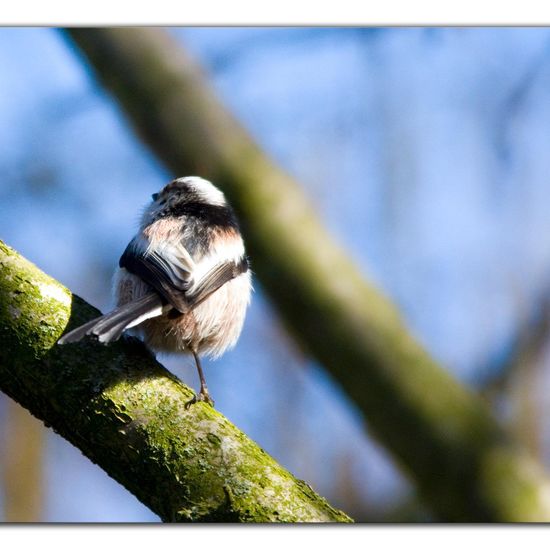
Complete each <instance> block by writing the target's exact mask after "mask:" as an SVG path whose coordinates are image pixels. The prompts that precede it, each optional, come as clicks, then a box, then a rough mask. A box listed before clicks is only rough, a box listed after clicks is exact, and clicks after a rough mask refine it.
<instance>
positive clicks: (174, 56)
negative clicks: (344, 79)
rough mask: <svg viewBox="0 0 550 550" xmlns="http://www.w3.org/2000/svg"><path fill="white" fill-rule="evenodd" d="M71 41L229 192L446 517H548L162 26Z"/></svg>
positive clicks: (520, 471) (136, 115)
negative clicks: (160, 27)
mask: <svg viewBox="0 0 550 550" xmlns="http://www.w3.org/2000/svg"><path fill="white" fill-rule="evenodd" d="M66 33H67V34H68V36H70V38H71V39H72V40H73V41H74V42H75V43H76V44H77V45H78V46H79V48H80V50H81V51H82V52H84V53H85V55H86V57H87V58H88V60H89V62H90V63H91V66H92V67H93V69H94V71H95V74H96V75H97V76H98V78H99V79H100V80H101V82H102V83H103V84H104V85H105V86H106V87H107V88H108V89H109V90H110V91H111V92H112V93H113V95H114V96H115V97H116V99H117V100H118V101H119V102H120V104H121V106H122V107H123V108H124V110H125V112H126V114H127V115H128V117H129V120H130V122H131V123H132V125H133V126H134V128H135V129H136V130H137V131H138V133H139V134H140V135H141V137H142V138H143V139H144V140H145V142H146V143H148V144H149V145H150V147H151V148H152V149H153V150H154V151H155V152H156V153H157V155H158V156H159V158H160V159H162V160H163V161H164V162H165V163H166V165H167V166H168V167H169V168H170V169H171V170H172V171H173V173H174V174H176V175H178V176H181V175H189V174H198V175H201V176H204V177H207V178H209V179H212V180H213V181H214V182H215V183H216V185H219V186H221V187H222V188H223V190H224V191H225V192H226V193H227V195H228V196H229V198H230V199H231V201H232V203H233V205H234V206H235V207H236V209H237V210H238V213H239V216H240V219H241V221H242V225H243V231H244V233H245V238H246V242H247V246H248V249H249V251H250V253H251V257H252V261H253V269H254V271H255V272H256V273H257V275H258V277H259V279H260V281H261V283H262V285H263V287H264V289H265V290H266V291H267V293H268V294H269V295H270V297H271V298H272V300H273V303H274V305H275V306H276V307H277V308H278V311H279V312H280V314H281V317H282V319H283V320H284V322H285V323H286V326H287V327H288V328H289V330H290V331H291V333H292V334H293V335H294V337H295V338H296V340H297V341H298V342H300V343H301V344H302V346H303V347H304V348H305V349H307V350H308V351H309V352H310V353H311V354H312V355H313V356H314V357H315V358H317V359H318V360H319V362H320V363H322V364H323V365H324V366H325V367H326V368H327V369H328V370H329V371H330V373H331V374H332V376H333V377H334V378H335V379H336V380H337V381H338V382H339V383H340V384H341V386H342V388H343V389H344V390H345V391H346V392H347V394H348V395H349V397H350V398H351V399H352V400H353V401H354V402H355V403H356V404H357V406H358V407H359V408H360V410H361V411H362V412H363V413H364V414H365V417H366V418H367V419H368V421H369V425H370V428H371V430H372V431H373V432H374V433H375V435H376V436H377V437H378V439H379V440H380V441H381V442H382V443H383V444H384V445H385V446H386V447H387V448H388V449H390V450H391V452H392V453H393V454H394V456H395V457H396V458H397V459H398V460H399V462H400V463H401V465H402V466H403V467H404V469H405V470H406V471H407V472H408V473H409V474H410V475H411V476H412V477H413V478H414V480H415V481H416V483H417V485H418V488H419V491H420V493H421V495H422V496H423V497H424V499H425V500H426V502H427V503H428V504H429V505H430V506H431V508H432V510H433V511H434V512H435V513H436V515H437V516H439V517H440V518H442V519H447V520H459V521H537V520H545V521H549V520H550V499H548V496H547V495H548V492H549V491H550V489H549V484H548V480H547V479H546V477H545V475H544V473H543V472H542V471H541V469H540V468H539V467H538V466H537V464H536V463H535V462H533V461H532V460H531V459H530V458H529V457H527V456H525V455H524V453H523V452H522V451H521V450H520V449H517V448H516V447H515V446H514V444H513V443H511V442H510V441H509V439H508V437H507V436H506V435H505V434H504V433H503V432H502V431H501V429H500V427H499V426H498V425H497V423H496V422H495V420H494V419H493V418H492V416H491V415H490V413H489V411H488V410H487V409H486V408H485V406H484V405H483V403H482V402H481V400H480V399H479V398H478V397H476V396H474V395H473V394H472V393H471V392H470V391H468V390H467V389H466V388H464V387H463V386H462V385H460V384H459V383H458V382H457V381H456V380H455V379H454V378H453V377H452V376H450V375H449V374H448V373H447V372H446V371H445V370H444V369H442V368H440V367H439V365H437V364H436V362H435V361H434V360H433V359H432V358H431V357H430V356H429V354H428V353H427V352H426V351H425V350H424V349H423V348H422V347H421V346H420V345H419V344H418V343H417V342H416V341H415V340H414V338H413V337H412V336H411V335H410V333H409V332H408V330H407V328H406V327H405V325H404V323H403V322H402V320H401V318H400V316H399V314H398V312H397V310H396V309H395V307H394V306H393V305H392V304H391V303H390V302H389V300H387V298H386V297H384V296H383V295H382V294H381V293H380V292H379V291H378V290H377V289H376V288H375V287H374V286H373V285H372V284H371V283H370V282H369V281H368V280H367V278H366V277H365V276H364V274H362V273H360V272H359V270H358V269H357V268H356V266H355V265H354V263H353V262H352V261H351V260H350V259H349V257H348V256H347V254H346V253H345V252H344V250H342V248H341V247H340V246H339V245H338V244H337V243H335V242H334V240H333V239H332V237H331V236H330V235H328V234H327V231H326V230H325V228H324V227H323V224H322V223H320V221H319V220H318V218H317V216H316V214H315V213H314V212H313V210H312V208H311V206H310V204H309V202H308V200H307V199H306V198H305V196H304V194H303V193H302V191H301V189H300V187H299V185H297V184H296V183H295V182H294V181H293V180H292V179H291V178H290V177H289V176H288V175H287V174H285V173H284V172H282V171H281V170H280V169H279V168H278V167H277V166H275V165H274V164H273V163H272V162H271V161H270V160H269V159H268V158H267V157H266V156H265V154H264V153H263V152H262V151H261V150H260V148H259V147H258V146H257V145H256V144H255V143H254V141H253V140H252V139H251V138H250V137H249V135H248V134H247V132H246V131H245V130H244V129H243V128H242V126H241V125H240V124H239V123H238V122H236V120H235V119H234V118H233V117H232V116H231V115H230V114H229V113H228V112H227V110H226V109H225V108H224V107H223V105H222V104H221V103H220V102H219V101H218V99H217V98H216V97H215V94H214V93H213V92H212V89H211V87H210V86H209V84H208V83H207V81H206V80H205V78H204V75H203V74H202V73H201V71H200V70H199V69H198V68H197V66H196V65H195V64H194V63H193V62H192V61H191V60H190V59H189V57H188V56H187V55H186V54H185V52H184V51H183V50H182V48H181V47H180V46H179V44H178V43H176V42H175V41H174V40H172V39H171V38H170V36H169V35H168V33H167V32H166V31H164V30H163V29H152V28H141V29H140V28H133V29H130V28H114V29H105V28H103V29H69V30H68V31H66ZM334 185H344V183H342V182H335V184H334ZM545 495H546V496H545Z"/></svg>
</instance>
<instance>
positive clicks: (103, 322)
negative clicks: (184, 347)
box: [57, 293, 170, 344]
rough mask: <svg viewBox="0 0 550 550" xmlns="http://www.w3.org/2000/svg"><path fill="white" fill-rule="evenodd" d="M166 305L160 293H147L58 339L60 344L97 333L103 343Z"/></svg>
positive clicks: (113, 339)
mask: <svg viewBox="0 0 550 550" xmlns="http://www.w3.org/2000/svg"><path fill="white" fill-rule="evenodd" d="M166 307H170V306H166V305H163V303H162V300H161V298H160V296H159V295H158V294H154V293H151V294H146V295H145V296H143V297H142V298H139V299H138V300H135V301H133V302H130V303H128V304H125V305H123V306H120V307H117V308H116V309H114V310H113V311H111V312H110V313H106V314H105V315H102V316H101V317H97V318H96V319H93V320H92V321H89V322H88V323H86V324H85V325H82V326H81V327H78V328H76V329H74V330H72V331H71V332H69V333H68V334H65V335H64V336H63V337H61V338H60V339H59V340H58V342H57V343H58V344H70V343H73V342H78V341H80V340H82V338H84V337H85V336H89V335H92V334H93V335H95V336H97V338H98V340H99V341H100V342H101V343H103V344H108V343H109V342H114V341H115V340H118V339H119V338H120V336H121V334H122V333H123V332H124V331H125V330H126V329H128V328H131V327H135V326H136V325H139V324H140V323H142V322H143V321H145V320H146V319H150V318H152V317H157V316H159V315H162V314H163V313H164V312H165V309H166Z"/></svg>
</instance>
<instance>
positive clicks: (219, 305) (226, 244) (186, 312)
mask: <svg viewBox="0 0 550 550" xmlns="http://www.w3.org/2000/svg"><path fill="white" fill-rule="evenodd" d="M113 290H114V294H115V298H116V303H117V307H116V309H114V310H113V311H111V312H110V313H107V314H105V315H102V316H101V317H98V318H97V319H94V320H92V321H90V322H88V323H86V324H85V325H82V326H81V327H79V328H77V329H75V330H73V331H71V332H69V333H68V334H66V335H64V336H63V337H62V338H60V340H59V341H58V343H59V344H68V343H72V342H78V341H79V340H81V339H82V338H84V337H85V336H89V335H93V336H95V337H97V339H98V340H99V341H100V342H102V343H104V344H107V343H109V342H113V341H115V340H118V339H119V338H120V336H121V335H122V333H123V332H124V331H125V330H128V329H135V331H136V332H137V333H138V334H141V336H142V337H143V340H144V341H145V342H146V343H147V344H148V345H149V347H151V348H152V349H153V350H156V351H166V352H181V353H191V354H192V355H193V357H194V358H195V363H196V366H197V371H198V374H199V378H200V384H201V386H200V391H199V394H198V396H197V395H196V394H195V396H194V397H193V399H191V400H190V401H188V403H187V404H186V406H187V407H189V406H190V405H192V404H193V403H195V402H197V401H205V402H207V403H210V404H211V405H213V404H214V402H213V400H212V398H211V397H210V395H209V393H208V387H207V385H206V380H205V378H204V373H203V370H202V367H201V361H200V356H201V355H208V356H211V357H218V356H220V355H221V354H222V353H223V352H224V351H226V350H227V349H229V348H231V347H233V346H234V345H235V344H236V342H237V340H238V338H239V335H240V333H241V330H242V326H243V323H244V318H245V313H246V309H247V307H248V304H249V303H250V294H251V290H252V284H251V275H250V270H249V263H248V258H247V256H246V254H245V249H244V243H243V240H242V237H241V233H240V230H239V225H238V222H237V218H236V216H235V213H234V211H233V209H232V208H231V206H229V204H228V203H227V201H226V199H225V196H224V194H223V193H222V192H221V191H220V190H219V189H217V188H216V187H215V186H214V185H213V184H212V183H210V182H209V181H207V180H205V179H202V178H200V177H197V176H190V177H185V178H178V179H175V180H173V181H172V182H170V183H169V184H168V185H166V186H165V187H164V188H163V189H162V190H161V191H160V192H159V193H154V194H153V195H152V202H151V203H150V204H149V205H147V207H146V208H145V211H144V213H143V216H142V219H141V224H140V228H139V231H138V233H137V234H136V235H135V237H134V238H133V239H132V240H131V241H130V243H129V244H128V246H127V247H126V250H125V251H124V253H123V254H122V256H121V258H120V260H119V268H118V269H117V271H116V272H115V276H114V285H113Z"/></svg>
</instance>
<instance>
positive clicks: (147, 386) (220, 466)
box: [0, 241, 350, 522]
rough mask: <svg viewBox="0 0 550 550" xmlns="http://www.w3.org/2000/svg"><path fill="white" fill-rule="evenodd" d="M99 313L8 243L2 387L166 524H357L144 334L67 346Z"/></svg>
mask: <svg viewBox="0 0 550 550" xmlns="http://www.w3.org/2000/svg"><path fill="white" fill-rule="evenodd" d="M97 315H98V311H97V310H96V309H94V308H93V307H91V306H90V305H88V304H86V303H85V302H84V301H83V300H82V299H80V298H78V297H77V296H74V295H71V293H70V292H69V291H68V290H67V289H66V288H64V287H63V286H61V285H60V284H59V283H58V282H56V281H55V280H54V279H52V278H50V277H48V276H47V275H45V274H44V273H42V272H41V271H40V270H39V269H38V268H37V267H36V266H34V265H33V264H31V263H30V262H28V261H27V260H25V259H24V258H22V257H21V256H19V255H18V254H17V253H16V252H15V251H14V250H12V249H10V248H9V247H7V246H6V245H4V244H3V243H2V241H0V388H1V389H2V390H3V391H4V392H5V393H7V394H8V395H9V396H11V397H12V398H13V399H15V400H16V401H18V402H19V403H21V404H22V405H23V406H24V407H26V408H28V409H29V410H30V411H31V412H32V413H33V414H34V415H35V416H37V417H38V418H40V419H41V420H43V421H44V422H45V423H46V425H50V426H52V427H53V428H54V429H55V431H57V432H58V433H59V434H60V435H62V436H63V437H65V438H66V439H67V440H69V441H70V442H71V443H73V444H74V445H75V446H76V447H78V448H79V449H80V450H81V451H82V452H83V453H84V454H85V455H86V456H87V457H88V458H89V459H90V460H92V461H93V462H95V463H96V464H98V465H99V466H101V467H102V468H103V469H104V470H105V471H106V472H107V473H108V474H109V475H110V476H111V477H113V478H114V479H116V480H117V481H118V482H120V483H121V484H122V485H124V486H125V487H126V488H127V489H128V490H129V491H130V492H132V493H133V494H134V495H135V496H136V497H137V498H138V499H139V500H141V502H143V503H144V504H145V505H146V506H148V507H149V508H150V509H151V510H153V511H154V512H155V513H157V514H158V515H159V516H160V517H161V518H162V519H163V520H164V521H220V522H222V521H223V522H227V521H238V522H271V521H280V522H315V521H319V522H336V521H338V522H341V521H350V520H349V518H348V517H347V516H346V515H345V514H344V513H342V512H339V511H338V510H335V509H334V508H332V507H331V506H330V505H329V504H328V503H327V502H326V501H325V500H324V499H323V498H321V497H320V496H318V495H317V494H316V493H315V492H314V491H313V490H312V489H311V488H310V487H309V486H308V485H307V484H306V483H304V482H303V481H300V480H297V479H295V478H294V477H293V476H292V475H291V474H290V473H288V472H287V471H286V470H284V469H283V468H282V467H281V466H280V465H279V464H277V463H276V462H275V461H274V460H273V459H272V458H271V457H270V456H269V455H267V454H266V453H265V451H263V450H262V449H261V448H259V447H258V446H257V445H256V444H255V443H254V442H253V441H251V440H250V439H248V438H247V437H246V436H245V435H244V434H243V433H242V432H241V431H239V430H238V429H237V428H236V427H235V426H233V425H232V424H231V423H230V422H229V421H228V420H227V419H225V418H224V417H223V416H222V415H221V414H220V413H218V412H217V411H215V410H214V409H213V408H212V407H210V406H209V405H206V404H204V403H198V404H196V405H194V406H193V407H191V408H190V409H189V410H186V409H185V406H184V405H185V403H186V402H187V401H188V400H189V399H190V398H191V396H192V392H191V390H190V389H189V388H187V387H186V386H184V385H183V384H182V383H181V382H180V381H179V380H178V379H177V378H176V377H175V376H173V375H172V374H170V373H169V372H168V371H167V370H166V369H164V368H163V367H162V366H161V365H160V364H159V363H157V362H156V360H155V359H154V357H153V356H152V355H151V354H150V352H149V351H148V350H147V349H146V347H145V346H144V345H143V344H142V343H141V342H140V341H139V340H137V339H135V338H127V339H125V340H124V341H120V342H117V343H116V344H114V345H109V346H103V345H101V344H98V343H97V342H94V341H91V340H88V341H86V342H82V343H79V344H73V345H66V346H57V345H56V342H57V339H58V338H59V337H60V336H61V334H62V333H63V331H64V329H65V328H69V327H67V323H68V322H69V325H70V328H74V327H75V326H77V325H79V324H81V323H83V322H85V321H86V320H89V319H91V318H92V317H93V316H97Z"/></svg>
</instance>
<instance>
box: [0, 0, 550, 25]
mask: <svg viewBox="0 0 550 550" xmlns="http://www.w3.org/2000/svg"><path fill="white" fill-rule="evenodd" d="M0 24H3V25H35V26H38V25H40V26H42V25H47V26H73V25H79V26H84V25H88V26H94V25H102V26H105V25H365V24H366V25H526V24H528V25H543V24H550V4H549V3H546V2H543V1H542V0H522V1H521V2H504V1H502V2H499V3H497V2H494V1H490V2H487V1H486V2H480V1H479V0H476V1H474V0H461V1H460V2H441V0H439V1H435V0H414V1H411V0H409V1H407V0H385V1H384V2H365V1H361V0H338V1H337V2H334V1H330V2H328V1H326V0H325V2H323V1H322V0H317V1H314V0H298V1H297V0H292V1H291V0H279V1H277V2H258V1H257V0H231V1H227V0H216V1H214V0H201V1H200V2H178V1H177V0H155V1H154V2H139V1H136V0H133V1H130V0H115V1H114V2H113V1H111V2H105V1H101V0H97V1H96V2H94V3H91V2H88V3H82V2H74V0H71V1H69V0H49V1H47V2H45V1H44V0H18V1H17V2H4V5H3V6H2V10H1V12H0Z"/></svg>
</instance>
